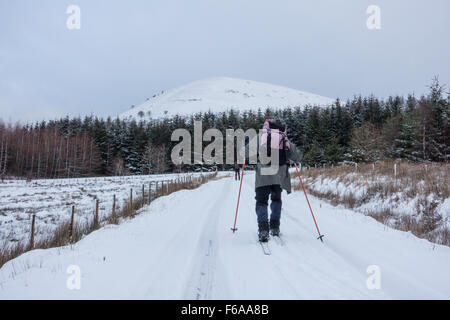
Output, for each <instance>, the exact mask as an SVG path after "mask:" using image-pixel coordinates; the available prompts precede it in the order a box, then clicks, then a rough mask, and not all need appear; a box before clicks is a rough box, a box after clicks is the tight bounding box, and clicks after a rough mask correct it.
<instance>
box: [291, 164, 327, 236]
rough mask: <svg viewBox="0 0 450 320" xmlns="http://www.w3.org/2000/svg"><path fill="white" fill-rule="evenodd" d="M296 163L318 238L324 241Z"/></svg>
mask: <svg viewBox="0 0 450 320" xmlns="http://www.w3.org/2000/svg"><path fill="white" fill-rule="evenodd" d="M294 165H295V170H297V174H298V178H299V179H300V184H301V185H302V189H303V193H304V194H305V197H306V201H307V202H308V206H309V210H310V211H311V215H312V218H313V220H314V224H315V225H316V229H317V233H318V234H319V237H318V238H317V239H320V241H322V242H323V237H324V235H322V234H320V231H319V226H318V225H317V222H316V218H315V217H314V213H313V210H312V208H311V204H310V203H309V199H308V195H307V194H306V190H305V186H304V185H303V180H302V176H301V175H300V172H299V171H298V167H297V164H296V163H294Z"/></svg>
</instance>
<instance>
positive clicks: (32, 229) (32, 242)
mask: <svg viewBox="0 0 450 320" xmlns="http://www.w3.org/2000/svg"><path fill="white" fill-rule="evenodd" d="M35 222H36V215H35V214H33V218H32V220H31V237H30V250H33V248H34V223H35Z"/></svg>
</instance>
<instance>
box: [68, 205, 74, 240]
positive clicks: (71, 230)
mask: <svg viewBox="0 0 450 320" xmlns="http://www.w3.org/2000/svg"><path fill="white" fill-rule="evenodd" d="M74 216H75V206H72V215H71V217H70V229H69V242H70V243H72V238H73V219H74Z"/></svg>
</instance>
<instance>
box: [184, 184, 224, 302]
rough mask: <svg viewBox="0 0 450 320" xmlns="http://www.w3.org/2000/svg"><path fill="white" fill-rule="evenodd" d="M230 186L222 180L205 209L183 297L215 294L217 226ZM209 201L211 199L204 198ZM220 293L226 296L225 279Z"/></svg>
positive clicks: (205, 297) (195, 297)
mask: <svg viewBox="0 0 450 320" xmlns="http://www.w3.org/2000/svg"><path fill="white" fill-rule="evenodd" d="M230 186H231V184H230V183H229V182H228V181H223V182H222V188H221V189H220V191H219V190H218V191H219V192H217V194H216V196H217V198H216V199H215V200H214V203H213V204H212V205H211V206H209V207H208V208H207V209H206V210H207V211H208V218H207V219H206V221H205V223H204V225H203V229H202V231H201V232H202V235H201V237H200V241H199V243H198V248H197V253H196V254H195V256H196V257H195V261H196V263H195V264H194V266H193V268H192V270H191V273H190V274H191V275H190V276H189V277H188V279H191V280H188V281H189V282H188V283H187V286H186V290H185V294H184V298H185V299H196V300H205V299H213V298H214V294H215V289H217V288H216V287H215V285H216V280H217V267H218V258H217V251H218V234H219V232H218V227H219V218H220V214H221V213H222V211H223V208H224V206H223V203H224V202H225V201H230V199H229V198H230V195H231V193H230V191H231V190H230ZM205 200H206V201H210V200H211V199H205ZM220 285H221V288H220V289H221V292H220V293H221V294H222V295H225V296H226V291H227V288H226V281H223V280H222V281H221V284H220Z"/></svg>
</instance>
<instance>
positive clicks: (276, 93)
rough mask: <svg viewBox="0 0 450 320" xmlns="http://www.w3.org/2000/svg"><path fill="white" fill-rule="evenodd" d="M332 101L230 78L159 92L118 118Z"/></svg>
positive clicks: (269, 85)
mask: <svg viewBox="0 0 450 320" xmlns="http://www.w3.org/2000/svg"><path fill="white" fill-rule="evenodd" d="M333 101H334V100H333V99H331V98H327V97H323V96H319V95H316V94H312V93H308V92H303V91H299V90H295V89H290V88H286V87H281V86H277V85H272V84H267V83H262V82H256V81H250V80H241V79H233V78H223V77H220V78H208V79H204V80H200V81H195V82H192V83H189V84H187V85H184V86H181V87H178V88H175V89H172V90H168V91H166V92H162V93H161V94H159V95H155V96H154V97H152V98H149V99H148V100H147V101H146V102H144V103H143V104H141V105H139V106H136V107H134V108H132V109H130V110H128V111H127V112H124V113H122V114H121V115H120V118H129V117H135V118H136V119H141V118H144V119H148V118H161V117H166V116H172V115H175V114H180V115H188V114H193V113H196V112H200V111H202V112H207V111H209V110H211V111H212V112H221V111H226V110H229V109H231V108H233V109H235V110H249V109H257V108H266V107H272V108H283V107H288V106H290V107H295V106H305V105H319V106H324V105H329V104H331V103H333Z"/></svg>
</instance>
